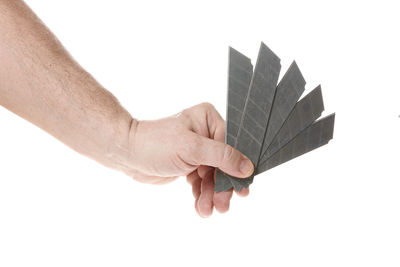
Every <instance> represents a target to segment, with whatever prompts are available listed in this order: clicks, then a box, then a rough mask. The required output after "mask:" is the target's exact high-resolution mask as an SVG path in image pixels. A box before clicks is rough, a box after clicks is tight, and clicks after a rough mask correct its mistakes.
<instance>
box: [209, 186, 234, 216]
mask: <svg viewBox="0 0 400 267" xmlns="http://www.w3.org/2000/svg"><path fill="white" fill-rule="evenodd" d="M232 195H233V188H231V189H230V190H229V191H222V192H214V198H213V201H214V206H215V209H216V210H217V211H218V212H221V213H224V212H227V211H228V210H229V203H230V201H231V198H232Z"/></svg>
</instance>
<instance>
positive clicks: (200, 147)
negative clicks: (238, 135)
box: [123, 103, 254, 217]
mask: <svg viewBox="0 0 400 267" xmlns="http://www.w3.org/2000/svg"><path fill="white" fill-rule="evenodd" d="M224 135H225V122H224V120H223V119H222V118H221V116H220V115H219V114H218V112H217V111H216V110H215V108H214V107H213V106H212V105H211V104H208V103H203V104H200V105H197V106H194V107H192V108H189V109H186V110H184V111H182V112H181V113H178V114H177V115H175V116H171V117H168V118H164V119H160V120H155V121H134V122H133V124H132V127H131V131H130V135H129V150H130V153H129V155H130V159H129V160H128V161H125V162H126V163H125V164H124V168H123V170H124V171H125V172H126V173H127V174H128V175H130V176H132V177H133V178H134V179H135V180H138V181H140V182H144V183H151V184H164V183H168V182H171V181H173V180H174V179H176V178H177V177H178V176H187V181H188V182H189V184H190V185H191V186H192V191H193V195H194V197H195V208H196V211H197V212H198V213H199V215H200V216H202V217H208V216H210V215H211V214H212V211H213V208H214V207H215V209H216V210H217V211H219V212H226V211H227V210H228V209H229V202H230V199H231V197H232V194H233V189H231V190H230V191H227V192H218V193H216V192H214V179H215V168H220V169H221V170H222V171H224V172H226V173H227V174H229V175H232V176H235V177H239V178H246V177H248V176H250V175H251V174H252V173H253V171H254V167H253V164H252V163H251V161H250V160H249V159H247V157H246V156H244V155H243V154H241V153H240V152H239V151H238V150H236V149H234V148H232V147H231V146H229V145H226V144H224V143H223V142H224ZM248 193H249V190H248V189H245V188H244V189H242V190H241V191H240V192H239V193H238V194H239V195H241V196H247V195H248Z"/></svg>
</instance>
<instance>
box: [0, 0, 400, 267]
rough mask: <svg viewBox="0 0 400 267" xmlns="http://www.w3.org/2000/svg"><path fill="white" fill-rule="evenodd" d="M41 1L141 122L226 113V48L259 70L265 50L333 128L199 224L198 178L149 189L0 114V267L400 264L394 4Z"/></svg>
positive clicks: (37, 1) (34, 1) (56, 28)
mask: <svg viewBox="0 0 400 267" xmlns="http://www.w3.org/2000/svg"><path fill="white" fill-rule="evenodd" d="M28 3H29V4H30V6H31V7H32V8H33V9H34V11H35V12H36V13H37V14H38V15H39V16H40V17H41V18H42V20H43V21H44V22H45V23H46V24H47V25H48V26H49V27H50V29H51V30H52V31H53V32H54V33H55V34H56V35H57V36H58V37H59V39H60V40H61V41H62V42H63V44H64V45H65V46H66V47H67V49H68V50H69V51H70V52H71V53H72V55H73V56H74V57H75V58H76V59H77V60H78V61H79V62H80V63H81V64H82V65H83V66H84V67H85V68H86V69H87V70H88V71H89V72H90V73H92V74H93V75H94V76H95V77H96V78H97V79H98V80H99V81H100V82H101V83H102V84H103V85H104V86H105V87H106V88H108V89H109V90H110V91H111V92H112V93H114V94H115V95H116V96H117V97H118V98H119V100H120V101H121V102H122V104H123V105H124V106H125V107H126V108H127V109H128V110H129V111H130V112H131V113H132V115H133V116H134V117H136V118H139V119H156V118H160V117H164V116H169V115H172V114H174V113H176V112H178V111H180V110H181V109H183V108H186V107H189V106H192V105H194V104H197V103H200V102H204V101H207V102H211V103H213V104H214V105H215V106H216V108H217V109H218V110H219V112H220V113H221V114H223V116H225V105H226V81H227V64H228V46H232V47H234V48H236V49H238V50H239V51H241V52H242V53H244V54H246V55H247V56H249V57H251V58H252V59H253V63H255V59H256V56H257V51H258V48H259V44H260V42H261V41H264V42H265V43H266V44H267V45H268V46H269V47H270V48H271V49H272V50H273V51H274V52H275V53H276V54H277V55H278V56H280V58H281V59H282V61H281V63H282V71H285V70H286V69H287V67H288V66H289V64H290V63H291V61H292V60H293V59H296V61H297V63H298V65H299V66H300V68H301V70H302V72H303V74H304V76H305V78H306V80H307V87H306V88H307V91H306V92H309V91H310V90H311V89H313V88H314V87H316V86H317V85H318V84H319V83H321V84H322V89H323V95H324V100H325V107H326V112H324V115H326V114H329V113H330V112H336V125H335V134H334V139H333V140H332V141H331V142H330V143H329V145H327V146H325V147H323V148H320V149H318V150H315V151H313V152H311V153H309V154H307V155H304V156H302V157H300V158H297V159H295V160H293V161H291V162H289V163H286V164H284V165H281V166H279V167H277V168H274V169H272V170H270V171H268V172H267V173H264V174H262V175H260V176H258V177H257V178H256V180H255V182H254V184H253V185H252V186H251V193H250V196H249V197H248V198H239V197H234V199H233V200H232V204H231V210H230V211H229V212H228V213H226V214H217V213H215V214H214V215H213V216H212V217H211V218H209V219H201V218H200V217H198V216H197V214H196V213H195V211H194V203H193V199H192V193H191V189H190V187H189V185H187V184H186V181H185V179H183V178H182V179H179V180H178V181H176V182H174V183H172V184H169V185H166V186H149V185H143V184H139V183H137V182H134V181H133V180H131V179H130V178H129V177H127V176H124V175H123V174H122V173H119V172H116V171H113V170H109V169H106V168H105V167H103V166H101V165H98V164H97V163H95V162H93V161H91V160H89V159H87V158H85V157H83V156H81V155H78V154H77V153H75V152H73V151H72V150H70V149H69V148H67V147H66V146H64V145H63V144H61V143H60V142H58V141H57V140H55V139H54V138H52V137H50V136H49V135H48V134H46V133H44V132H43V131H42V130H40V129H37V128H36V127H34V126H33V125H31V124H29V123H27V122H25V121H24V120H22V119H21V118H19V117H17V116H15V115H14V114H12V113H10V112H8V111H7V110H5V109H3V108H0V123H1V128H0V167H1V168H0V266H169V265H171V266H181V265H182V266H183V265H185V266H187V265H189V266H205V265H208V266H216V265H223V266H228V265H229V266H245V264H248V266H399V265H400V181H399V177H400V176H399V172H400V170H399V158H398V156H399V151H400V141H399V139H400V136H399V133H400V118H399V115H400V93H399V89H400V88H399V60H400V53H399V48H400V41H399V38H398V37H399V25H400V16H399V8H398V7H396V5H395V4H396V1H392V2H390V1H329V2H328V1H293V2H288V1H282V0H280V1H274V2H268V1H260V2H252V1H242V2H234V1H225V2H223V1H198V2H194V1H180V2H179V1H123V0H119V1H116V0H114V1H99V0H97V1H89V0H88V1H82V0H69V1H62V0H29V1H28ZM0 26H1V25H0Z"/></svg>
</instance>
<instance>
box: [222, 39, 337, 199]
mask: <svg viewBox="0 0 400 267" xmlns="http://www.w3.org/2000/svg"><path fill="white" fill-rule="evenodd" d="M280 68H281V65H280V59H279V58H278V57H277V56H276V55H275V54H274V53H273V52H272V51H271V50H270V49H269V48H268V47H267V46H266V45H265V44H264V43H261V46H260V51H259V54H258V58H257V63H256V66H255V68H254V72H253V66H252V64H251V61H250V59H249V58H247V57H246V56H244V55H243V54H241V53H239V52H238V51H236V50H234V49H233V48H230V52H229V72H228V105H227V118H226V123H227V127H226V129H227V130H226V136H225V142H226V143H227V144H229V145H231V146H232V147H235V148H236V149H238V150H239V151H240V152H242V153H243V154H245V155H246V156H247V157H248V158H249V159H250V160H251V161H252V162H253V164H254V166H255V172H254V174H253V175H252V176H251V177H249V178H246V179H239V178H235V177H232V176H229V175H227V174H225V173H223V172H222V171H220V170H218V171H217V174H216V180H215V191H216V192H220V191H227V190H229V189H231V188H232V187H233V188H234V189H235V190H236V191H240V190H241V189H242V188H244V187H246V188H247V187H248V186H249V185H250V184H251V183H252V182H253V178H254V175H257V174H260V173H262V172H264V171H266V170H268V169H271V168H273V167H275V166H278V165H280V164H282V163H284V162H286V161H289V160H291V159H293V158H295V157H298V156H300V155H302V154H304V153H307V152H310V151H311V150H313V149H315V148H318V147H320V146H323V145H325V144H327V143H328V142H329V140H330V139H332V137H333V128H334V127H333V126H334V118H335V114H331V115H329V116H327V117H325V118H322V119H320V120H318V121H316V120H317V119H318V118H319V117H320V116H321V113H322V111H323V110H324V104H323V100H322V93H321V87H320V86H318V87H317V88H315V89H314V90H312V91H311V92H310V93H309V94H307V95H306V96H305V97H303V98H302V99H301V100H300V101H298V100H299V98H300V96H301V95H302V94H303V92H304V90H305V84H306V82H305V80H304V78H303V76H302V74H301V72H300V69H299V67H298V66H297V64H296V62H293V63H292V64H291V65H290V67H289V69H288V70H287V71H286V73H285V74H284V75H283V78H282V79H281V81H280V82H279V84H278V77H279V72H280Z"/></svg>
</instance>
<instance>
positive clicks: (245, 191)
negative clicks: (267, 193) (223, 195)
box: [237, 188, 250, 197]
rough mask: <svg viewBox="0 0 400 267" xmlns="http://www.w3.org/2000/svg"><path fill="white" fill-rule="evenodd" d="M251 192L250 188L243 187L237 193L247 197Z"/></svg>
mask: <svg viewBox="0 0 400 267" xmlns="http://www.w3.org/2000/svg"><path fill="white" fill-rule="evenodd" d="M249 193H250V190H249V188H242V189H241V190H240V191H239V192H237V195H238V196H240V197H247V196H248V195H249Z"/></svg>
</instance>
